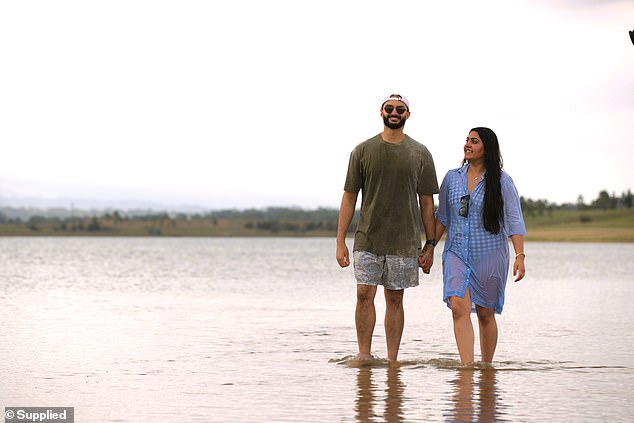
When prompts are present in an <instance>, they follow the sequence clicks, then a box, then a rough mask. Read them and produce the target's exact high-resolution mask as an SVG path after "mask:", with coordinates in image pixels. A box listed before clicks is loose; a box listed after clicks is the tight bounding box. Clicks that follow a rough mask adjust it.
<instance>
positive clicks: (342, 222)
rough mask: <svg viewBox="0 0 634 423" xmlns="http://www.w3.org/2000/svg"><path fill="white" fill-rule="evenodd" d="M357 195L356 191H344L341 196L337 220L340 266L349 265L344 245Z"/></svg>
mask: <svg viewBox="0 0 634 423" xmlns="http://www.w3.org/2000/svg"><path fill="white" fill-rule="evenodd" d="M357 195H358V193H353V192H346V191H344V193H343V198H342V199H341V207H340V208H339V220H338V222H337V263H339V266H341V267H347V266H349V265H350V253H349V252H348V247H347V246H346V235H347V234H348V228H349V227H350V223H351V222H352V218H353V217H354V210H355V207H356V205H357Z"/></svg>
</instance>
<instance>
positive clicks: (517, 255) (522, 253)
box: [515, 252, 526, 260]
mask: <svg viewBox="0 0 634 423" xmlns="http://www.w3.org/2000/svg"><path fill="white" fill-rule="evenodd" d="M519 256H524V258H526V254H524V252H521V253H517V254H516V255H515V259H516V260H517V259H518V258H519Z"/></svg>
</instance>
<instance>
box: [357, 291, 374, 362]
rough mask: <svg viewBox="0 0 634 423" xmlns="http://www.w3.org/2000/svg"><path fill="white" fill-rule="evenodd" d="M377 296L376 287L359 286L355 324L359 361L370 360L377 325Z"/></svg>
mask: <svg viewBox="0 0 634 423" xmlns="http://www.w3.org/2000/svg"><path fill="white" fill-rule="evenodd" d="M375 296H376V286H372V285H362V284H357V308H356V310H355V323H356V327H357V343H358V344H359V356H358V358H359V359H366V358H370V351H371V349H372V333H373V332H374V325H375V324H376V310H375V308H374V297H375Z"/></svg>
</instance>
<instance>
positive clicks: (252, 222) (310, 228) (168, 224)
mask: <svg viewBox="0 0 634 423" xmlns="http://www.w3.org/2000/svg"><path fill="white" fill-rule="evenodd" d="M633 197H634V196H633V195H632V192H631V190H628V191H627V192H626V193H623V195H622V196H620V197H617V196H615V195H614V194H613V195H610V194H608V192H607V191H601V192H600V193H599V195H598V197H597V198H596V199H595V200H593V201H592V202H590V203H589V204H586V203H585V202H584V200H583V197H581V196H579V198H578V200H577V203H576V204H561V205H557V204H555V203H550V202H548V201H547V200H532V199H526V198H524V197H521V198H520V202H521V206H522V212H523V213H524V216H525V218H528V219H530V218H531V217H534V216H544V215H546V216H548V215H549V214H552V213H553V212H555V211H558V210H562V211H567V210H568V211H587V210H609V209H631V208H632V206H633ZM338 213H339V211H338V209H334V208H323V207H322V208H317V209H314V210H306V209H302V208H298V207H268V208H264V209H244V210H238V209H224V210H214V211H208V212H197V213H185V212H167V211H158V212H157V211H153V210H128V211H120V210H101V211H99V210H76V209H73V210H68V209H63V208H57V209H31V208H14V207H1V208H0V225H13V226H15V225H22V226H25V227H26V228H28V230H29V231H32V232H38V231H40V230H41V229H42V228H44V227H49V228H53V230H54V231H55V232H57V233H78V232H87V233H98V232H100V231H105V230H108V229H111V228H113V227H117V225H119V227H122V226H125V224H126V223H128V224H129V223H130V222H136V223H137V224H141V225H144V230H145V233H146V234H148V235H163V234H166V233H176V232H175V231H174V229H173V228H175V227H176V226H177V225H178V224H179V223H180V224H181V226H182V225H183V224H187V225H190V226H196V225H198V226H199V227H200V226H201V225H206V226H207V227H208V228H210V229H209V231H213V230H214V229H215V228H219V227H221V226H222V225H221V224H220V223H221V222H234V225H233V227H232V228H233V229H234V230H235V229H236V228H237V226H236V225H239V226H240V229H241V230H243V231H245V232H247V233H253V232H254V231H255V232H258V233H259V232H268V233H273V234H276V233H307V234H310V233H315V232H322V233H323V232H329V233H330V232H335V231H336V230H337V219H338ZM357 219H358V211H357V213H356V215H355V218H354V221H353V224H352V225H350V230H351V231H353V230H354V228H355V226H356V220H357ZM184 222H186V223H184ZM169 228H172V229H169Z"/></svg>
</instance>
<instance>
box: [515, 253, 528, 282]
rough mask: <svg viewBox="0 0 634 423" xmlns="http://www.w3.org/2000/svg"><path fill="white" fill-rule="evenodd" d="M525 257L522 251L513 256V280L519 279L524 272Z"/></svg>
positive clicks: (517, 280)
mask: <svg viewBox="0 0 634 423" xmlns="http://www.w3.org/2000/svg"><path fill="white" fill-rule="evenodd" d="M525 259H526V256H525V255H524V254H523V253H522V254H518V255H517V256H515V263H513V276H515V282H519V281H521V280H522V278H524V275H525V274H526V268H525V267H524V260H525Z"/></svg>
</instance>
